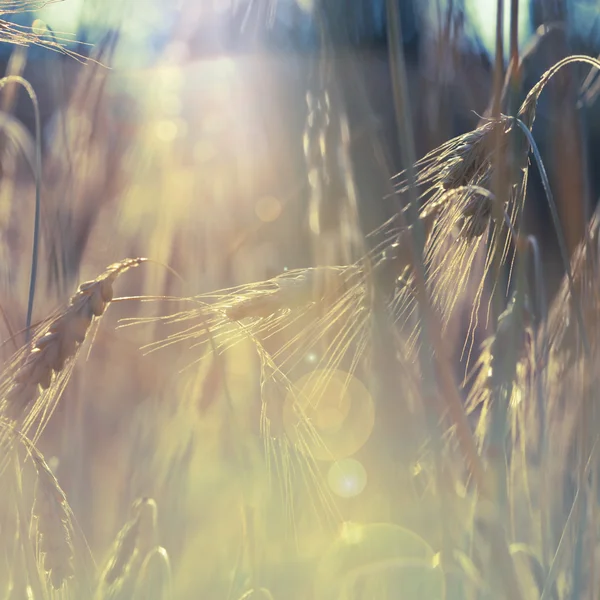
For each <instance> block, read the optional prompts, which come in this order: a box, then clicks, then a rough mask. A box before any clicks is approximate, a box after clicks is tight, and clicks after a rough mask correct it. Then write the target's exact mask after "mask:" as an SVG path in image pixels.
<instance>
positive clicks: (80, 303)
mask: <svg viewBox="0 0 600 600" xmlns="http://www.w3.org/2000/svg"><path fill="white" fill-rule="evenodd" d="M146 260H147V259H145V258H130V259H126V260H123V261H121V262H118V263H115V264H113V265H110V266H109V267H108V268H107V269H106V271H104V273H102V275H100V276H99V277H97V278H96V279H94V280H93V281H87V282H85V283H82V284H81V285H80V286H79V289H78V290H77V292H76V293H75V294H74V295H73V296H72V297H71V300H70V302H69V305H68V306H67V307H66V308H65V309H64V310H63V311H62V313H60V314H59V315H57V316H56V317H53V318H51V319H50V320H49V321H47V322H46V323H45V324H44V325H42V326H41V327H39V328H38V330H37V331H36V333H35V334H34V336H33V337H32V339H31V342H30V343H29V344H27V345H26V346H25V347H24V348H22V349H21V350H20V351H19V352H18V353H17V355H16V356H15V357H14V359H13V361H12V363H11V367H9V369H8V370H7V371H6V372H5V373H4V374H3V377H2V379H1V380H0V398H1V401H0V414H1V415H3V416H5V417H7V418H9V419H11V420H16V421H20V422H21V423H22V431H23V433H27V432H28V430H29V429H30V428H31V427H32V425H33V424H34V423H35V421H36V419H37V418H38V417H40V416H41V417H42V418H43V419H44V420H47V419H48V418H49V417H50V414H51V412H52V410H54V407H55V405H56V401H57V400H58V397H59V396H60V394H61V392H62V390H63V389H64V386H65V385H66V382H67V379H68V376H69V375H70V369H71V367H72V363H73V359H74V358H75V356H76V355H77V352H78V350H79V348H80V347H81V344H82V343H83V341H84V340H85V337H86V334H87V332H88V330H89V328H90V325H91V324H92V321H93V320H94V319H95V318H98V317H100V316H102V315H103V314H104V311H105V310H106V307H107V305H108V304H109V303H110V301H111V300H112V298H113V283H114V282H115V279H116V278H117V277H118V276H119V275H120V274H121V273H123V272H124V271H126V270H127V269H130V268H132V267H136V266H138V265H139V264H141V263H142V262H144V261H146ZM40 390H41V392H40ZM38 396H39V397H38ZM38 433H39V431H38ZM34 441H35V438H34Z"/></svg>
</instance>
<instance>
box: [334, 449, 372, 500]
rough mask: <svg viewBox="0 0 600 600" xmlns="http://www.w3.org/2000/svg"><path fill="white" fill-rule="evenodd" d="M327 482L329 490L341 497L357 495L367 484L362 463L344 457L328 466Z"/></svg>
mask: <svg viewBox="0 0 600 600" xmlns="http://www.w3.org/2000/svg"><path fill="white" fill-rule="evenodd" d="M327 482H328V483H329V487H330V488H331V490H332V491H333V492H334V493H335V494H337V495H338V496H340V497H341V498H353V497H354V496H358V495H359V494H360V493H361V492H362V491H363V490H364V489H365V487H366V485H367V472H366V471H365V468H364V467H363V465H362V463H360V462H358V461H357V460H355V459H354V458H345V459H342V460H338V461H336V462H334V463H333V464H332V465H331V467H329V473H328V475H327Z"/></svg>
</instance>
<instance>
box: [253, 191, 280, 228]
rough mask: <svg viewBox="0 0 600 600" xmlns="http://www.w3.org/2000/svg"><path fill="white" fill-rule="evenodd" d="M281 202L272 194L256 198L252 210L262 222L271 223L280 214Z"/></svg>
mask: <svg viewBox="0 0 600 600" xmlns="http://www.w3.org/2000/svg"><path fill="white" fill-rule="evenodd" d="M281 208H282V206H281V202H280V201H279V200H278V199H277V198H275V197H274V196H264V197H262V198H260V199H259V200H258V202H257V203H256V206H255V207H254V210H255V212H256V216H257V217H258V218H259V219H260V220H261V221H263V222H264V223H272V222H273V221H276V220H277V219H278V218H279V215H281Z"/></svg>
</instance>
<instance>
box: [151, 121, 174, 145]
mask: <svg viewBox="0 0 600 600" xmlns="http://www.w3.org/2000/svg"><path fill="white" fill-rule="evenodd" d="M178 133H179V127H178V125H177V122H176V121H173V120H171V119H162V120H160V121H158V123H157V124H156V137H157V138H158V139H159V140H161V141H162V142H172V141H173V140H174V139H176V138H177V135H178Z"/></svg>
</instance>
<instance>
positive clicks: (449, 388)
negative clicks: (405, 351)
mask: <svg viewBox="0 0 600 600" xmlns="http://www.w3.org/2000/svg"><path fill="white" fill-rule="evenodd" d="M387 21H388V45H389V54H390V68H391V72H392V86H393V92H394V93H393V96H394V108H395V111H396V119H397V126H398V138H399V141H400V147H401V149H402V154H403V158H404V161H405V164H406V165H407V171H406V173H407V180H408V184H409V185H408V194H409V201H408V206H407V211H406V214H407V216H408V221H409V226H410V232H411V235H410V240H411V251H412V252H411V254H412V257H411V258H412V265H413V268H414V274H415V285H416V289H417V299H418V302H419V306H420V308H421V333H420V335H421V338H422V340H423V341H426V340H428V339H429V340H430V341H431V343H432V346H433V350H434V352H435V355H436V357H437V367H438V369H437V371H438V376H439V379H440V381H439V383H440V389H442V390H443V391H444V397H445V398H446V399H447V402H448V409H449V413H450V416H451V418H452V420H453V422H454V424H455V426H456V430H457V436H458V441H459V445H460V447H461V450H462V452H463V454H464V456H465V459H466V461H467V464H468V466H469V469H470V472H471V475H472V477H473V479H474V480H475V483H476V484H477V486H478V488H479V489H482V488H483V487H484V472H483V466H482V465H481V461H480V458H479V455H478V453H477V447H476V445H475V441H474V439H473V435H472V432H471V429H470V426H469V422H468V420H467V417H466V415H465V412H464V407H463V404H462V399H461V398H460V394H459V393H458V388H457V386H456V382H455V381H454V375H453V373H452V369H451V367H450V365H449V362H448V360H447V356H448V355H447V353H446V350H445V347H444V344H443V341H442V337H441V331H442V328H441V326H440V324H439V319H438V318H437V316H436V315H435V314H434V312H433V309H432V307H431V303H430V300H429V297H428V293H427V288H426V284H425V266H424V263H423V250H424V248H425V230H424V227H423V223H422V222H421V221H420V219H419V215H418V208H417V202H418V199H417V188H416V177H415V168H414V164H415V162H416V153H415V149H414V133H413V128H412V117H411V114H410V109H409V99H408V83H407V76H406V65H405V62H404V52H403V49H402V37H401V31H400V13H399V11H398V6H397V2H396V0H387ZM428 347H429V345H428V344H426V343H421V344H420V348H421V350H420V352H421V362H422V368H423V377H424V378H425V381H434V378H433V377H432V375H433V374H434V369H433V365H432V364H431V363H432V360H431V357H430V356H429V355H428V354H427V351H428Z"/></svg>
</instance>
